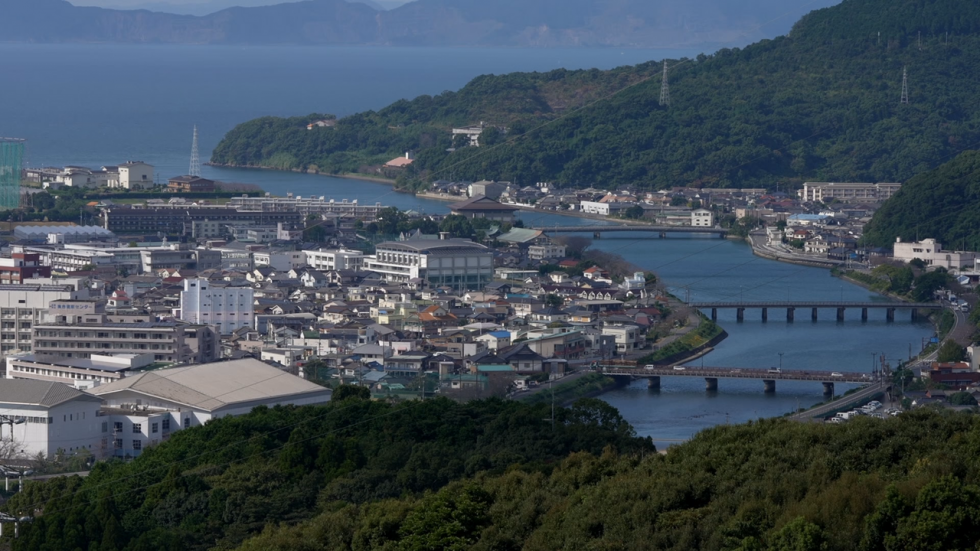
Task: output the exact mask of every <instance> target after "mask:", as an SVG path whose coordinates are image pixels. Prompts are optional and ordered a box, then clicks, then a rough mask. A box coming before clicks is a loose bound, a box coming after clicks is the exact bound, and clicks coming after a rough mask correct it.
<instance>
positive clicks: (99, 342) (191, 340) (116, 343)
mask: <svg viewBox="0 0 980 551" xmlns="http://www.w3.org/2000/svg"><path fill="white" fill-rule="evenodd" d="M84 319H85V321H83V322H82V323H72V321H70V320H67V319H63V318H62V320H63V321H55V322H44V323H38V324H35V325H34V327H33V331H32V334H33V341H32V350H33V352H34V354H35V356H36V357H38V358H42V359H51V358H91V357H92V355H93V354H98V355H104V354H153V360H154V361H156V362H166V363H176V364H181V363H204V362H210V361H214V360H217V359H218V358H219V357H220V350H221V349H220V347H219V338H218V335H217V333H216V332H215V331H214V330H213V329H211V328H210V327H209V326H207V325H189V324H186V323H183V322H175V321H141V322H134V323H125V322H112V321H110V320H109V318H108V317H107V316H106V315H105V314H99V315H96V316H95V317H94V318H93V317H89V316H86V317H85V318H84Z"/></svg>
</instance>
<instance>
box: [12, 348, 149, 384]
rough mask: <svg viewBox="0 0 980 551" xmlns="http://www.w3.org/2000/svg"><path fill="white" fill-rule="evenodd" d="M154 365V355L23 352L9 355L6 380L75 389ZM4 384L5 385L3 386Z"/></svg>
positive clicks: (111, 380) (118, 377) (111, 379)
mask: <svg viewBox="0 0 980 551" xmlns="http://www.w3.org/2000/svg"><path fill="white" fill-rule="evenodd" d="M152 363H153V354H115V355H106V354H92V357H90V358H47V359H44V358H38V357H37V356H35V355H34V354H30V353H21V354H14V355H10V356H7V358H6V373H5V374H4V377H6V378H7V379H32V380H36V381H52V382H59V383H64V384H66V385H69V386H72V385H74V384H75V383H76V382H78V381H92V382H95V383H97V384H101V383H111V382H113V381H115V380H118V379H122V378H123V377H125V376H126V375H128V374H129V373H130V372H132V371H134V370H137V369H139V368H141V367H146V366H148V365H150V364H152ZM0 384H2V383H0Z"/></svg>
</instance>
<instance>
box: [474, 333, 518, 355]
mask: <svg viewBox="0 0 980 551" xmlns="http://www.w3.org/2000/svg"><path fill="white" fill-rule="evenodd" d="M475 340H477V341H479V342H483V343H486V344H487V348H488V349H489V350H492V351H494V352H496V351H498V350H500V349H501V348H506V347H508V346H510V331H491V332H490V333H486V334H484V335H480V336H479V337H476V339H475Z"/></svg>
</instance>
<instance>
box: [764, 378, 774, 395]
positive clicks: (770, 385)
mask: <svg viewBox="0 0 980 551" xmlns="http://www.w3.org/2000/svg"><path fill="white" fill-rule="evenodd" d="M762 384H763V385H765V393H766V394H772V393H773V392H776V381H774V380H772V379H763V380H762Z"/></svg>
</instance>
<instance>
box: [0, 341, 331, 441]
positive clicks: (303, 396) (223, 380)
mask: <svg viewBox="0 0 980 551" xmlns="http://www.w3.org/2000/svg"><path fill="white" fill-rule="evenodd" d="M0 382H2V381H0ZM92 394H94V395H96V396H98V397H100V398H102V399H103V400H104V401H105V405H104V407H103V414H108V415H109V416H110V420H109V423H110V424H108V425H102V429H103V435H104V436H103V438H104V439H106V440H107V447H109V448H111V451H112V453H113V454H115V455H118V456H127V455H128V456H136V455H139V454H140V453H141V452H142V450H143V449H145V448H146V447H147V446H152V445H154V444H157V443H159V442H162V441H164V440H166V439H168V438H169V437H170V435H171V434H173V433H174V432H176V431H178V430H181V429H185V428H190V427H193V426H198V425H203V424H204V423H206V422H207V421H209V420H211V419H217V418H220V417H225V416H228V415H244V414H247V413H249V412H250V411H252V409H253V408H255V407H257V406H267V407H274V406H277V405H297V406H301V405H309V404H325V403H327V402H329V401H330V396H331V391H330V389H328V388H324V387H322V386H320V385H316V384H313V383H311V382H308V381H305V380H303V379H301V378H299V377H297V376H295V375H290V374H289V373H286V372H285V371H282V370H279V369H277V368H275V367H272V366H270V365H267V364H265V363H262V362H260V361H258V360H255V359H245V360H235V361H231V362H217V363H208V364H202V365H194V366H189V367H181V368H176V369H157V370H154V371H147V372H144V373H140V374H138V375H133V376H130V377H126V378H124V379H122V380H119V381H116V382H113V383H110V384H107V385H100V386H97V387H95V388H94V389H92ZM103 419H104V417H103ZM109 429H111V430H109ZM108 440H111V442H108Z"/></svg>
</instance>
